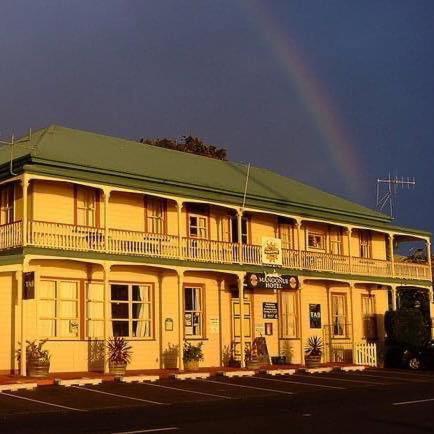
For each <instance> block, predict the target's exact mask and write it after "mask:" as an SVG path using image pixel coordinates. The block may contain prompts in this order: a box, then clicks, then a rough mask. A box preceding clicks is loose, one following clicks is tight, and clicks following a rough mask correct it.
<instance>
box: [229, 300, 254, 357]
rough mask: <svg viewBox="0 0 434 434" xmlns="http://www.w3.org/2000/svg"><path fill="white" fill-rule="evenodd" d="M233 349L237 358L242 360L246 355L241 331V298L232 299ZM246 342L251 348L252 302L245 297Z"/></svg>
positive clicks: (244, 322) (244, 324)
mask: <svg viewBox="0 0 434 434" xmlns="http://www.w3.org/2000/svg"><path fill="white" fill-rule="evenodd" d="M231 310H232V312H231V313H232V315H231V316H232V351H233V356H234V358H235V360H241V356H243V357H244V350H243V349H242V348H241V342H240V341H241V339H240V337H241V333H240V324H241V317H240V300H239V298H233V299H232V305H231ZM243 331H244V344H245V345H246V347H248V348H250V346H251V345H252V304H251V302H250V301H249V300H246V299H244V321H243Z"/></svg>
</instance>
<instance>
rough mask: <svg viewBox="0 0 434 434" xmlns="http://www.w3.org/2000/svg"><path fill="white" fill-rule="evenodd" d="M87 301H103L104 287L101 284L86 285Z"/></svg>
mask: <svg viewBox="0 0 434 434" xmlns="http://www.w3.org/2000/svg"><path fill="white" fill-rule="evenodd" d="M87 298H88V300H95V301H104V285H103V284H101V283H88V284H87Z"/></svg>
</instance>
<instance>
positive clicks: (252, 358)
mask: <svg viewBox="0 0 434 434" xmlns="http://www.w3.org/2000/svg"><path fill="white" fill-rule="evenodd" d="M244 360H245V362H246V368H248V369H259V368H260V367H261V362H260V360H259V358H258V351H257V348H256V345H255V344H253V345H252V346H250V345H248V344H246V347H245V348H244Z"/></svg>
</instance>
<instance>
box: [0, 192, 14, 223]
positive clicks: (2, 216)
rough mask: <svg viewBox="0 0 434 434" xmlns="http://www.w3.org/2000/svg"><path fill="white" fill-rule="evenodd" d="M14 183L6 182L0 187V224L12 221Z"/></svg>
mask: <svg viewBox="0 0 434 434" xmlns="http://www.w3.org/2000/svg"><path fill="white" fill-rule="evenodd" d="M14 193H15V187H14V184H8V185H5V186H3V187H2V188H1V189H0V224H2V225H7V224H9V223H13V221H14V217H15V216H14V195H15V194H14Z"/></svg>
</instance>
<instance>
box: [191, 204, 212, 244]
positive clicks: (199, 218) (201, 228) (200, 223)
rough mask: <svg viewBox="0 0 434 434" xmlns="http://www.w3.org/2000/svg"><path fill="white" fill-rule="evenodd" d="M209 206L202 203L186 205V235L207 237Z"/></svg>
mask: <svg viewBox="0 0 434 434" xmlns="http://www.w3.org/2000/svg"><path fill="white" fill-rule="evenodd" d="M208 220H209V207H208V206H207V205H203V204H189V205H188V236H189V237H191V238H202V239H207V238H208V231H209V228H208Z"/></svg>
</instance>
